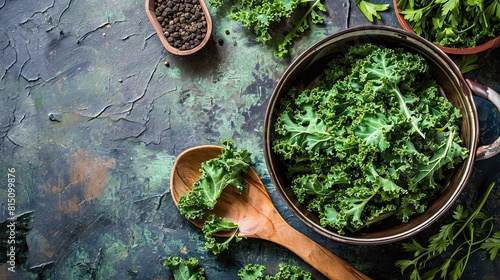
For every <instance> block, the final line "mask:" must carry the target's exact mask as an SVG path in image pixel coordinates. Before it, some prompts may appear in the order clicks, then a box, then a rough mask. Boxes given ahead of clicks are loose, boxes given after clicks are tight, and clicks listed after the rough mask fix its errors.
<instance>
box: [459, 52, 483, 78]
mask: <svg viewBox="0 0 500 280" xmlns="http://www.w3.org/2000/svg"><path fill="white" fill-rule="evenodd" d="M478 57H479V56H478V55H477V54H469V55H462V56H460V57H459V58H458V59H457V60H455V63H456V64H457V66H458V69H460V72H461V73H462V74H465V73H468V72H470V71H473V70H476V69H477V60H478Z"/></svg>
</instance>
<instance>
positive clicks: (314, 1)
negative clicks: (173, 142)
mask: <svg viewBox="0 0 500 280" xmlns="http://www.w3.org/2000/svg"><path fill="white" fill-rule="evenodd" d="M209 3H210V5H212V6H213V7H215V8H217V9H218V11H219V12H223V11H228V16H229V18H231V19H233V20H236V21H238V22H241V23H242V24H243V25H244V26H245V27H246V28H248V29H250V30H252V31H253V32H254V33H255V35H256V36H257V37H256V41H257V42H261V43H263V44H266V43H268V42H270V41H271V39H273V36H272V35H271V33H270V30H271V28H270V26H271V25H272V24H276V23H280V22H282V21H284V20H286V19H289V18H291V17H292V14H293V13H294V12H296V11H298V10H299V8H304V7H308V9H307V11H306V12H305V13H304V14H303V15H302V17H301V18H300V19H299V20H297V21H296V22H294V23H293V29H292V30H290V31H289V32H288V34H286V35H285V36H284V38H283V39H281V42H279V43H278V44H277V47H276V50H275V52H274V55H275V56H276V57H282V56H284V55H285V54H286V53H288V49H287V48H288V47H289V45H291V44H292V42H293V40H294V39H295V38H297V37H299V36H300V34H301V33H303V32H305V31H306V30H307V29H309V23H308V19H309V18H310V19H311V22H312V23H314V24H319V23H323V18H322V17H321V16H320V15H319V14H318V11H323V12H324V11H326V8H325V6H323V4H321V2H320V0H290V1H279V0H251V1H242V0H227V1H224V0H209ZM308 5H309V6H308Z"/></svg>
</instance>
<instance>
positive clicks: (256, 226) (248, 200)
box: [170, 146, 370, 280]
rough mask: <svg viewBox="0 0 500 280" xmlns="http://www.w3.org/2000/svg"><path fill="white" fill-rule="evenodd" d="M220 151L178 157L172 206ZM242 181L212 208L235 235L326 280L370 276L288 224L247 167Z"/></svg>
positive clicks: (207, 149)
mask: <svg viewBox="0 0 500 280" xmlns="http://www.w3.org/2000/svg"><path fill="white" fill-rule="evenodd" d="M221 150H222V147H220V146H199V147H194V148H191V149H188V150H186V151H184V152H183V153H181V154H180V155H179V156H178V158H177V160H176V162H175V164H174V166H173V168H172V174H171V181H170V188H171V194H172V198H173V200H174V203H175V204H176V205H177V204H178V201H179V198H180V196H181V195H183V194H184V193H186V192H188V191H190V190H191V189H192V186H193V184H194V182H196V181H197V180H198V178H199V177H200V176H201V173H200V172H199V170H200V167H201V164H202V163H203V162H204V161H207V160H209V159H212V158H215V157H217V156H218V155H219V154H220V153H221ZM243 180H244V181H245V183H246V184H247V186H248V187H247V189H246V191H245V192H243V193H242V194H240V193H239V192H238V191H237V190H236V189H235V188H233V187H231V186H228V187H226V189H225V190H224V191H223V192H222V195H221V197H220V198H219V199H218V200H217V204H216V206H215V208H214V210H213V213H215V214H217V215H218V216H219V217H226V218H227V219H228V220H230V221H231V222H233V223H235V224H237V225H238V226H239V233H238V236H240V237H247V238H260V239H263V240H268V241H271V242H274V243H276V244H279V245H281V246H284V247H285V248H287V249H289V250H290V251H292V252H294V253H295V254H297V255H298V256H299V257H301V258H302V259H303V260H304V261H305V262H307V263H309V264H310V265H311V266H312V267H314V268H315V269H317V270H318V271H319V272H321V273H322V274H323V275H325V276H326V277H328V278H329V279H338V280H349V279H370V278H369V277H368V276H366V275H364V274H363V273H361V272H360V271H358V270H356V269H355V268H354V267H353V266H351V265H350V264H348V263H347V262H345V261H344V260H342V259H340V258H339V257H338V256H336V255H334V254H333V253H331V252H330V251H328V250H327V249H325V248H324V247H322V246H320V245H319V244H317V243H315V242H314V241H312V240H311V239H309V238H308V237H307V236H305V235H303V234H302V233H300V232H298V231H297V230H295V229H294V228H293V227H291V226H290V225H289V224H288V223H287V222H286V221H285V220H284V219H283V218H282V217H281V216H280V214H279V213H278V211H277V210H276V208H275V207H274V205H273V203H272V201H271V198H270V197H269V195H268V193H267V190H266V188H265V186H264V185H263V183H262V181H261V180H260V178H259V176H258V175H257V173H255V171H254V170H253V169H251V168H250V169H249V171H248V173H247V174H245V175H244V177H243ZM191 222H192V223H193V224H194V225H196V226H197V227H199V228H201V227H203V221H202V220H197V221H191ZM230 234H231V233H226V234H222V235H220V236H229V235H230Z"/></svg>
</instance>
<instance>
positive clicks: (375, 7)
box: [356, 0, 389, 22]
mask: <svg viewBox="0 0 500 280" xmlns="http://www.w3.org/2000/svg"><path fill="white" fill-rule="evenodd" d="M356 6H358V8H359V10H360V11H361V12H362V13H363V15H364V16H365V17H366V18H367V19H368V20H369V21H370V22H373V18H374V17H375V18H377V19H381V18H382V17H381V16H380V14H379V13H378V12H383V11H386V10H388V9H389V4H373V3H371V2H370V1H369V0H356Z"/></svg>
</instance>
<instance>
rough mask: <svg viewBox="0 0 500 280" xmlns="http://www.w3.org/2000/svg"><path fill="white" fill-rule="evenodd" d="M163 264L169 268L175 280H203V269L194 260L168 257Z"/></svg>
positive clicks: (196, 260)
mask: <svg viewBox="0 0 500 280" xmlns="http://www.w3.org/2000/svg"><path fill="white" fill-rule="evenodd" d="M164 264H165V266H167V267H168V268H170V270H171V271H172V273H173V274H174V279H175V280H205V269H204V268H203V267H200V263H199V261H198V259H196V258H189V259H183V258H181V257H178V256H170V257H168V258H167V259H166V260H165V263H164Z"/></svg>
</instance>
